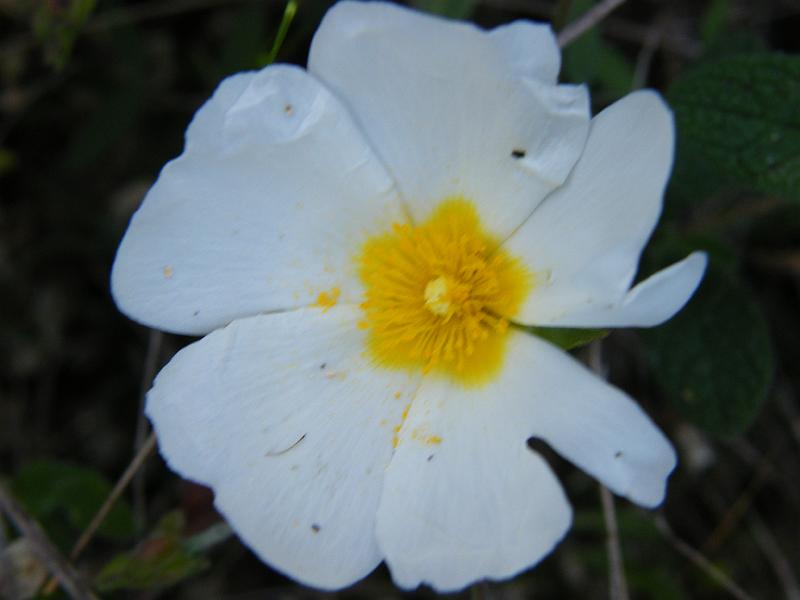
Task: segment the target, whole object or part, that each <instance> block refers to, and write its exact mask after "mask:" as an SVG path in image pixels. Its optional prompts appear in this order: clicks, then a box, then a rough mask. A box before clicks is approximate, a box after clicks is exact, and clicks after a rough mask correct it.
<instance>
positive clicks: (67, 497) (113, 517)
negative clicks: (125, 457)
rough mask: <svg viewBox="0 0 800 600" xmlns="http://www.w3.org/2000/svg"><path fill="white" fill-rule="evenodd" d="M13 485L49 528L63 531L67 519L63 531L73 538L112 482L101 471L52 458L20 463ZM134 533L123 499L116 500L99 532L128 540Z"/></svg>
mask: <svg viewBox="0 0 800 600" xmlns="http://www.w3.org/2000/svg"><path fill="white" fill-rule="evenodd" d="M12 486H13V489H14V492H15V493H16V494H17V496H18V497H19V499H20V500H21V501H22V502H23V503H24V504H25V506H26V507H27V508H28V510H29V511H30V512H31V513H32V514H33V516H34V517H36V518H37V519H38V520H40V521H42V523H43V524H44V526H45V528H46V529H47V530H48V531H50V530H51V525H53V526H54V528H55V529H56V530H58V529H61V530H62V531H63V521H64V520H66V522H67V524H68V525H69V526H71V529H72V531H69V532H65V533H68V534H70V535H68V537H69V538H72V539H73V540H74V536H75V532H76V531H82V530H83V529H85V528H86V527H87V526H88V525H89V523H90V522H91V520H92V518H93V517H94V515H95V514H96V513H97V511H98V510H99V509H100V507H101V506H102V504H103V502H104V501H105V499H106V498H107V497H108V495H109V494H110V493H111V489H112V486H111V483H110V482H109V481H108V480H107V479H106V478H105V477H103V476H102V475H101V474H100V473H98V472H96V471H93V470H91V469H87V468H85V467H79V466H76V465H71V464H68V463H63V462H60V461H55V460H38V461H33V462H29V463H27V464H25V465H23V467H22V468H21V469H20V470H19V472H18V473H17V475H16V477H15V478H14V480H13V481H12ZM134 533H135V525H134V520H133V514H132V512H131V509H130V507H129V506H128V505H127V504H126V503H125V502H124V501H122V500H118V501H117V503H116V504H115V505H114V507H113V508H112V509H111V512H110V513H109V514H108V517H107V518H106V519H105V521H103V524H102V525H101V526H100V528H99V529H98V534H100V535H102V536H105V537H109V538H114V539H128V538H130V537H131V536H132V535H133V534H134ZM61 541H67V540H63V539H62V540H61Z"/></svg>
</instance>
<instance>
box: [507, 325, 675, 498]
mask: <svg viewBox="0 0 800 600" xmlns="http://www.w3.org/2000/svg"><path fill="white" fill-rule="evenodd" d="M517 338H520V339H515V340H514V342H515V344H514V346H513V347H512V348H510V349H509V363H511V364H509V369H510V370H511V369H515V370H516V371H515V372H516V373H517V374H518V380H517V382H516V383H517V385H519V386H520V387H522V386H524V388H523V389H524V393H517V394H509V404H512V405H513V406H509V409H508V412H509V415H510V416H512V418H515V419H518V420H519V421H520V422H521V423H524V424H525V425H527V431H528V432H529V434H530V435H534V436H536V437H539V438H541V439H543V440H545V441H546V442H547V443H548V444H550V446H552V447H553V448H554V449H555V450H556V451H557V452H558V453H559V454H561V455H562V456H564V458H566V459H568V460H570V461H571V462H573V463H574V464H575V465H577V466H579V467H580V468H581V469H583V470H584V471H586V472H587V473H589V474H591V475H593V476H594V477H596V478H597V479H599V480H600V481H602V482H603V483H604V484H605V485H606V486H607V487H608V488H609V489H611V490H612V491H614V492H615V493H617V494H619V495H621V496H625V497H627V498H629V499H630V500H632V501H633V502H636V503H637V504H641V505H643V506H647V507H653V506H657V505H658V504H660V503H661V502H662V500H663V499H664V493H665V489H666V482H667V477H668V476H669V474H670V473H671V472H672V470H673V469H674V468H675V460H676V459H675V451H674V450H673V449H672V446H671V444H670V443H669V441H668V440H667V439H666V438H665V437H664V434H662V433H661V431H659V429H658V428H657V427H656V426H655V425H654V424H653V422H652V421H651V420H650V418H649V417H648V416H647V415H646V414H645V413H644V412H643V411H642V410H641V409H640V408H639V406H638V405H637V404H636V403H635V402H634V401H633V400H631V398H630V397H628V396H627V395H626V394H625V393H623V392H622V391H621V390H619V389H617V388H615V387H613V386H611V385H609V384H608V383H606V382H605V381H602V380H601V379H599V378H598V377H596V376H595V375H594V374H593V373H591V372H590V371H589V370H588V369H586V368H585V367H584V366H583V365H581V364H580V363H579V362H577V361H576V360H575V359H573V358H572V357H571V356H570V355H569V354H567V353H566V352H563V351H561V350H560V349H558V348H555V347H554V346H551V345H550V344H548V343H547V342H544V341H542V340H540V339H538V338H535V337H532V336H527V337H523V336H521V335H520V336H517Z"/></svg>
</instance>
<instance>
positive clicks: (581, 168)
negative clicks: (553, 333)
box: [504, 91, 702, 326]
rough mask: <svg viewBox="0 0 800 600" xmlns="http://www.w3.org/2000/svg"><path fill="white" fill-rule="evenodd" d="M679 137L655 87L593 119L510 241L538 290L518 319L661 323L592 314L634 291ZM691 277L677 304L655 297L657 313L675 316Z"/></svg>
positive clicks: (510, 248)
mask: <svg viewBox="0 0 800 600" xmlns="http://www.w3.org/2000/svg"><path fill="white" fill-rule="evenodd" d="M673 145H674V126H673V121H672V114H671V112H670V110H669V108H668V107H667V106H666V105H665V104H664V101H663V100H662V99H661V98H660V97H659V96H658V95H657V94H655V93H653V92H650V91H640V92H635V93H633V94H630V95H628V96H626V97H625V98H623V99H621V100H619V101H618V102H616V103H614V104H612V105H611V106H610V107H608V108H606V109H605V110H604V111H602V112H601V113H600V114H598V115H597V116H596V117H595V118H594V119H593V120H592V125H591V129H590V132H589V138H588V140H587V142H586V148H585V149H584V152H583V155H582V156H581V158H580V160H579V161H578V163H577V165H576V166H575V168H574V169H573V171H572V173H571V174H570V176H569V178H568V179H567V181H566V182H565V184H564V185H563V186H562V187H561V188H560V189H558V190H557V191H555V192H553V193H552V194H551V195H550V196H549V197H548V198H547V199H546V200H545V201H544V202H543V203H542V204H541V205H540V206H539V207H538V208H537V209H536V210H535V211H534V212H533V214H532V215H531V216H530V218H529V219H528V220H527V221H526V222H525V224H524V225H523V226H522V227H520V228H519V230H517V231H516V232H515V233H514V235H513V236H511V238H510V239H508V240H507V241H506V243H505V245H504V248H506V249H507V250H508V251H509V252H510V253H512V254H514V255H516V256H519V257H521V258H522V260H523V262H524V263H525V264H526V265H527V266H528V268H529V269H530V270H531V271H532V272H533V273H534V274H535V287H534V290H533V291H532V293H531V294H530V295H529V296H528V298H527V299H526V302H525V303H524V305H523V307H522V309H521V310H520V313H519V314H518V315H517V316H516V319H517V320H519V321H520V322H523V323H526V324H535V325H559V326H612V325H623V326H624V325H636V324H655V322H654V321H657V319H653V318H650V319H644V320H643V321H642V322H641V323H639V322H634V321H636V319H634V321H631V322H625V319H621V320H620V319H617V320H609V321H607V322H606V321H604V320H603V319H602V318H600V319H599V320H598V321H596V322H595V321H592V320H590V319H588V318H587V317H586V315H588V314H590V313H591V314H595V313H603V314H605V315H608V314H609V312H610V311H612V310H614V309H615V308H616V307H617V306H619V305H621V304H623V303H625V302H627V301H628V300H630V298H628V297H627V296H626V294H627V293H628V288H629V287H630V284H631V282H632V281H633V277H634V275H635V274H636V270H637V266H638V263H639V257H640V255H641V252H642V249H643V248H644V245H645V243H646V241H647V238H648V237H649V236H650V234H651V232H652V230H653V228H654V227H655V224H656V221H657V220H658V216H659V214H660V212H661V205H662V197H663V194H664V188H665V186H666V183H667V178H668V176H669V172H670V169H671V167H672V158H673ZM701 275H702V270H701V271H700V274H699V276H701ZM699 276H698V278H697V282H699ZM668 287H669V286H667V285H665V286H664V288H665V289H667V288H668ZM694 287H696V282H695V285H688V286H682V287H681V290H682V291H683V292H686V293H683V295H682V296H681V297H680V298H674V294H672V295H670V296H669V297H668V298H665V300H664V301H665V302H671V304H670V306H669V307H666V308H665V309H663V310H661V309H658V307H653V308H654V314H656V313H657V314H658V315H662V314H663V315H668V316H671V315H672V314H673V313H674V312H675V311H677V310H678V309H679V308H680V307H681V306H682V305H683V303H684V302H686V300H688V298H689V296H690V295H691V293H692V292H693V291H694ZM654 300H655V299H654ZM580 315H584V316H582V317H581V316H580ZM618 316H619V315H618ZM665 318H666V317H665Z"/></svg>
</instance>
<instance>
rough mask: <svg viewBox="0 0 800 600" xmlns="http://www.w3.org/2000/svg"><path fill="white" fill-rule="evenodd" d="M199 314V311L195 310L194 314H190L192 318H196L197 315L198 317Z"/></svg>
mask: <svg viewBox="0 0 800 600" xmlns="http://www.w3.org/2000/svg"><path fill="white" fill-rule="evenodd" d="M199 314H200V311H199V310H196V311H194V312H193V313H192V316H194V317H196V316H197V315H199Z"/></svg>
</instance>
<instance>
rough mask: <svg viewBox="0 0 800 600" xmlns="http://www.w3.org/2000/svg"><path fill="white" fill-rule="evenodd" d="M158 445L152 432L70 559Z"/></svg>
mask: <svg viewBox="0 0 800 600" xmlns="http://www.w3.org/2000/svg"><path fill="white" fill-rule="evenodd" d="M155 447H156V434H155V433H151V434H150V436H149V437H148V438H147V440H145V442H144V444H143V445H142V447H141V449H140V450H139V452H138V454H136V456H134V457H133V460H132V461H131V463H130V464H129V465H128V468H127V469H125V472H124V473H123V474H122V477H120V478H119V480H118V481H117V483H116V485H115V486H114V489H113V490H111V493H110V494H109V495H108V498H106V500H105V502H103V506H101V507H100V510H98V511H97V514H95V516H94V518H93V519H92V522H91V523H89V526H88V527H87V528H86V530H85V531H84V532H83V533H82V534H81V537H80V538H78V541H77V542H75V545H74V546H73V547H72V551H71V552H70V553H69V557H70V560H75V559H77V558H78V557H79V556H80V555H81V552H83V550H84V548H86V546H87V545H88V544H89V542H90V541H91V540H92V538H93V537H94V534H95V533H96V532H97V529H98V527H100V525H102V524H103V521H105V520H106V517H107V516H108V513H109V512H110V511H111V509H112V508H113V506H114V504H115V503H116V502H117V500H118V499H119V497H120V496H121V495H122V492H124V491H125V488H126V487H128V484H129V483H130V482H131V479H133V476H134V475H136V472H137V471H138V470H139V467H141V466H142V464H143V463H144V461H145V460H146V459H147V457H148V456H150V453H151V452H152V451H153V449H154V448H155ZM55 585H56V582H55V581H52V580H51V581H49V582H48V584H47V586H45V588H44V593H45V595H47V594H51V593H52V592H53V591H54V590H55Z"/></svg>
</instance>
